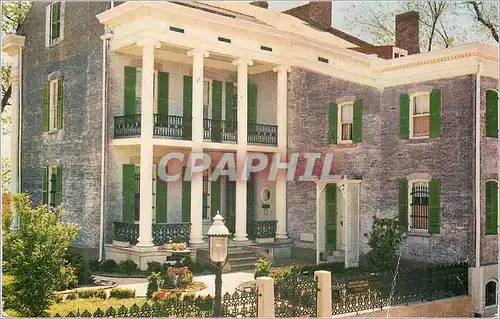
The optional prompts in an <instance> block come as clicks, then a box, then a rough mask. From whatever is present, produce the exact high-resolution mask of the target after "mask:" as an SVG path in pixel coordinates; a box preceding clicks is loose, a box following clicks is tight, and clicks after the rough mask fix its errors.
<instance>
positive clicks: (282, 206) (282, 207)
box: [273, 65, 290, 239]
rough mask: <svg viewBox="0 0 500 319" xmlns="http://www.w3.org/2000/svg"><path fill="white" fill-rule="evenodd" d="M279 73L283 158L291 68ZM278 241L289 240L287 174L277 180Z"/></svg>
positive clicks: (282, 68)
mask: <svg viewBox="0 0 500 319" xmlns="http://www.w3.org/2000/svg"><path fill="white" fill-rule="evenodd" d="M273 71H274V72H277V73H278V88H277V101H276V124H277V125H278V148H279V152H280V153H281V156H282V157H286V154H287V98H288V97H287V84H288V83H287V82H288V72H290V67H289V66H287V65H280V66H278V67H275V68H274V69H273ZM276 220H277V227H276V239H286V238H288V236H287V233H286V174H284V173H283V174H278V176H277V179H276Z"/></svg>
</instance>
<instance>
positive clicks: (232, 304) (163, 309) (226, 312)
mask: <svg viewBox="0 0 500 319" xmlns="http://www.w3.org/2000/svg"><path fill="white" fill-rule="evenodd" d="M221 312H222V316H223V317H234V318H236V317H257V290H256V289H255V288H253V289H251V290H250V291H248V292H234V293H232V294H229V293H226V294H225V295H224V296H223V297H222V308H221ZM60 316H61V315H60V314H59V313H57V314H56V315H55V317H60ZM65 317H87V318H89V317H120V318H125V317H129V318H130V317H165V318H169V317H170V318H171V317H177V318H193V317H198V318H199V317H214V298H213V297H212V296H211V295H206V296H198V297H192V296H184V297H183V298H167V299H165V301H154V302H150V303H147V302H146V303H144V304H143V305H142V306H138V305H137V304H134V305H132V306H131V307H130V308H128V307H125V306H123V305H122V306H121V307H119V308H118V309H115V308H113V307H109V308H107V309H104V310H102V309H100V308H99V309H97V310H96V311H94V312H90V311H88V310H82V311H80V310H77V311H74V312H73V311H72V312H69V313H68V314H66V316H65Z"/></svg>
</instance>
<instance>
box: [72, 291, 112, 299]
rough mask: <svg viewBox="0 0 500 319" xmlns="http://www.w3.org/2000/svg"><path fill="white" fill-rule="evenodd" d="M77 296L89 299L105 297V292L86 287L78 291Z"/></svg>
mask: <svg viewBox="0 0 500 319" xmlns="http://www.w3.org/2000/svg"><path fill="white" fill-rule="evenodd" d="M78 298H82V299H91V298H99V299H106V292H105V291H104V290H102V289H87V290H82V291H79V292H78Z"/></svg>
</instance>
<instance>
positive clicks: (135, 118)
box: [114, 114, 141, 138]
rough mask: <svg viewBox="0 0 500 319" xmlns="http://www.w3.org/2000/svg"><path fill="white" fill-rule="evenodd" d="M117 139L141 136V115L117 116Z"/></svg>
mask: <svg viewBox="0 0 500 319" xmlns="http://www.w3.org/2000/svg"><path fill="white" fill-rule="evenodd" d="M114 134H115V138H120V137H134V136H141V114H133V115H123V116H115V132H114Z"/></svg>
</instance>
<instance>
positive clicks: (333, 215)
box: [325, 184, 337, 251]
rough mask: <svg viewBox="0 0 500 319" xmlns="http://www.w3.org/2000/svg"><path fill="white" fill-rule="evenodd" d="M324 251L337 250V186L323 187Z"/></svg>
mask: <svg viewBox="0 0 500 319" xmlns="http://www.w3.org/2000/svg"><path fill="white" fill-rule="evenodd" d="M325 250H328V251H331V250H337V185H336V184H328V185H326V187H325Z"/></svg>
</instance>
